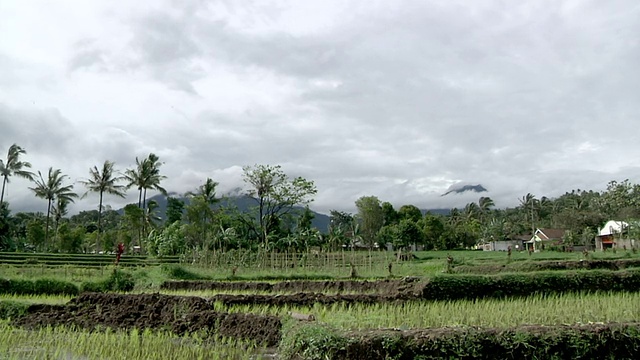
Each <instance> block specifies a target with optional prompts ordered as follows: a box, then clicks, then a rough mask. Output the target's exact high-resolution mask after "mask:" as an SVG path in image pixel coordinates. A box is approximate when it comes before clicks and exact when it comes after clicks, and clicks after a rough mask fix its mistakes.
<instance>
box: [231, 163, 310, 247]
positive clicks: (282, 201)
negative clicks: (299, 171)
mask: <svg viewBox="0 0 640 360" xmlns="http://www.w3.org/2000/svg"><path fill="white" fill-rule="evenodd" d="M243 172H244V174H243V177H244V181H245V183H247V185H249V186H250V189H249V190H248V192H247V195H248V196H250V197H251V198H253V199H254V200H255V201H256V203H257V211H258V219H257V220H258V224H257V225H258V226H257V228H258V230H259V231H258V233H259V238H260V239H261V240H262V242H263V243H264V245H265V247H268V239H269V234H271V233H273V232H274V231H276V230H277V228H278V227H279V225H280V223H281V222H282V219H283V218H284V217H285V216H286V215H289V214H290V213H291V212H292V211H293V210H294V206H296V205H307V204H309V203H310V202H311V201H313V198H312V197H313V196H314V195H315V194H316V193H317V189H316V186H315V184H314V183H313V181H311V180H306V179H304V178H302V177H296V178H294V179H290V178H289V177H288V176H287V175H286V174H285V173H284V171H282V168H281V166H280V165H276V166H272V165H254V166H245V167H244V168H243Z"/></svg>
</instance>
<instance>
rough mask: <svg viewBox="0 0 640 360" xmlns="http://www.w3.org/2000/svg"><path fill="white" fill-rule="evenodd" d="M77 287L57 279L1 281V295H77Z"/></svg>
mask: <svg viewBox="0 0 640 360" xmlns="http://www.w3.org/2000/svg"><path fill="white" fill-rule="evenodd" d="M79 292H80V291H79V289H78V287H77V286H76V285H74V284H72V283H69V282H66V281H60V280H55V279H36V280H23V279H0V294H16V295H58V294H60V295H77V294H78V293H79Z"/></svg>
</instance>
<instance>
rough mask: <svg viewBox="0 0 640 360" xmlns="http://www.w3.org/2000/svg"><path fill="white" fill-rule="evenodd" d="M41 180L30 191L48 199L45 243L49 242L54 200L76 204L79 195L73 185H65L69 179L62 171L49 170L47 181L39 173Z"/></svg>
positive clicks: (37, 180)
mask: <svg viewBox="0 0 640 360" xmlns="http://www.w3.org/2000/svg"><path fill="white" fill-rule="evenodd" d="M38 176H39V177H40V179H35V184H36V186H35V187H30V188H29V189H30V190H31V191H33V192H34V193H35V194H36V196H37V197H39V198H42V199H46V200H47V202H48V204H47V225H46V228H45V233H44V241H45V243H47V242H48V240H49V218H50V216H51V204H52V203H53V201H54V200H62V201H67V202H74V200H73V199H74V198H77V197H78V194H76V193H74V192H73V185H64V184H63V182H64V179H65V178H66V177H67V176H66V175H63V174H62V173H61V170H60V169H55V170H53V168H49V176H48V177H47V180H45V179H44V177H42V173H41V172H40V171H38Z"/></svg>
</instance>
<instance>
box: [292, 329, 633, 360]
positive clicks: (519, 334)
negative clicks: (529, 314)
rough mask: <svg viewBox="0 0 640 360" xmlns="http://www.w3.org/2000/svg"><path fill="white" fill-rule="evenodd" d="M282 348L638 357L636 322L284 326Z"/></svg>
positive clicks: (304, 353)
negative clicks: (354, 328)
mask: <svg viewBox="0 0 640 360" xmlns="http://www.w3.org/2000/svg"><path fill="white" fill-rule="evenodd" d="M280 352H281V354H282V356H283V358H285V359H297V360H320V359H323V360H327V359H331V360H376V359H381V360H382V359H397V360H405V359H406V360H412V359H421V360H427V359H469V360H471V359H513V360H516V359H518V360H519V359H545V360H546V359H553V360H564V359H617V360H620V359H624V360H627V359H629V360H631V359H634V360H635V359H638V355H640V324H638V323H627V324H589V325H572V326H519V327H515V328H473V327H465V328H438V329H424V330H372V331H364V332H362V331H360V332H347V333H345V332H340V331H336V330H334V329H331V328H328V327H326V326H322V325H316V324H303V325H301V326H300V325H299V326H295V325H294V326H290V327H288V328H285V333H284V335H283V340H282V343H281V346H280Z"/></svg>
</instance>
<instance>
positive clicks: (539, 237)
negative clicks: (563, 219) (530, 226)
mask: <svg viewBox="0 0 640 360" xmlns="http://www.w3.org/2000/svg"><path fill="white" fill-rule="evenodd" d="M566 231H567V230H565V229H540V228H538V229H536V232H535V233H533V236H532V237H531V238H530V239H529V241H527V242H526V243H525V245H526V247H527V249H529V248H531V249H533V250H535V251H539V250H542V249H544V247H545V246H560V245H561V244H562V242H563V241H562V239H563V237H564V234H565V232H566Z"/></svg>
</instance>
